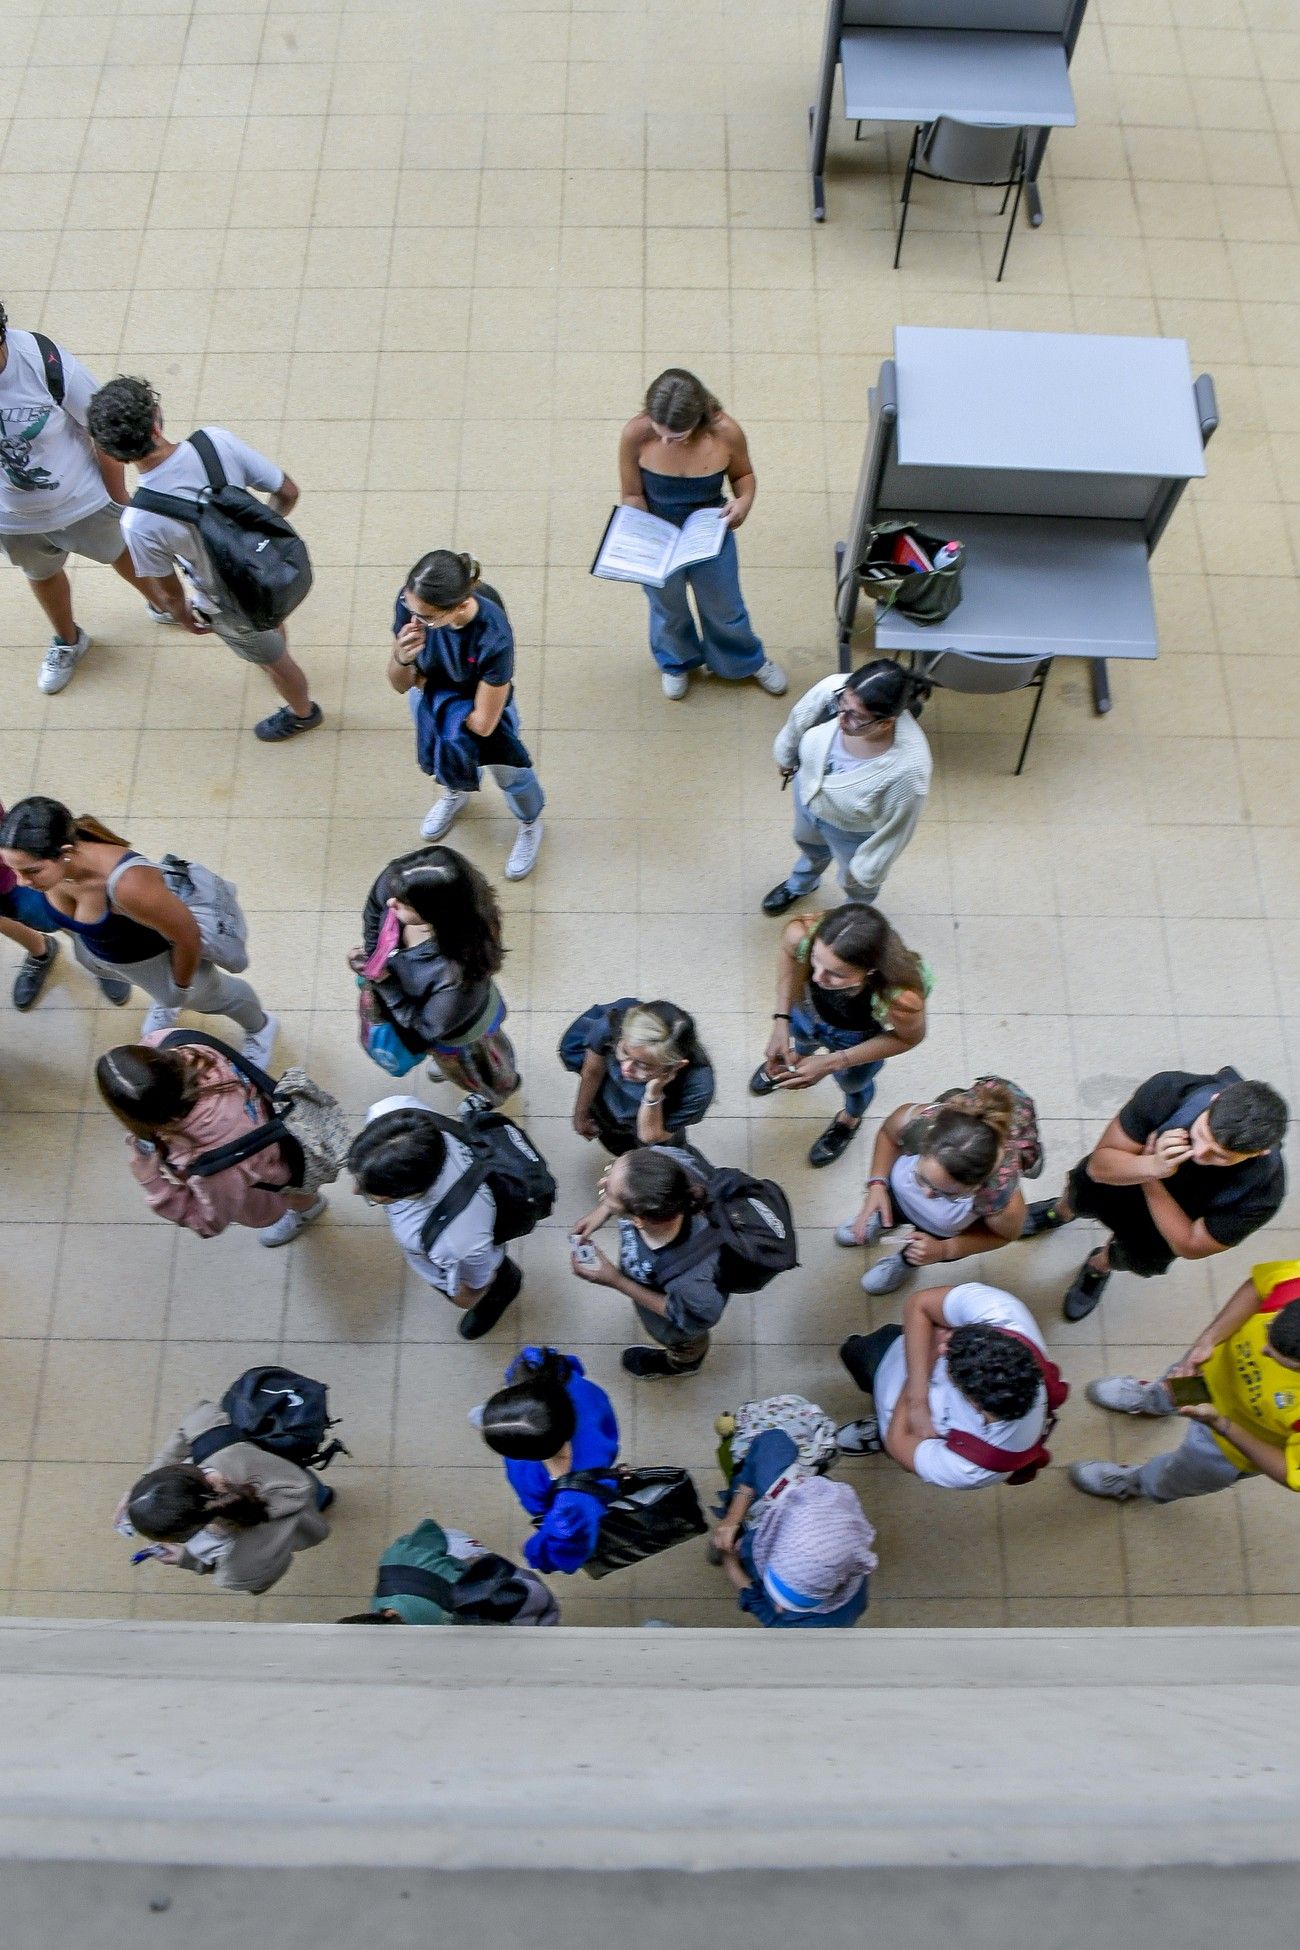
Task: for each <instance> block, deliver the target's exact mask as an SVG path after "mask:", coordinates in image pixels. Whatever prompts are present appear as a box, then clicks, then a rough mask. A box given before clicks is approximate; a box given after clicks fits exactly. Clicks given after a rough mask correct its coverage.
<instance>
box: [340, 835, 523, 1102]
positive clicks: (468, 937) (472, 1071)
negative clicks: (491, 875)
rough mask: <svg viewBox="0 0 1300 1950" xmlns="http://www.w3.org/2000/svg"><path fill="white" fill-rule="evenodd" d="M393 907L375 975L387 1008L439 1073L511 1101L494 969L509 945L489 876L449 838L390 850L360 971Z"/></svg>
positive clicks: (370, 904) (370, 907)
mask: <svg viewBox="0 0 1300 1950" xmlns="http://www.w3.org/2000/svg"><path fill="white" fill-rule="evenodd" d="M390 914H391V915H392V917H393V920H394V921H395V922H396V924H397V938H396V942H395V945H394V947H393V949H392V952H391V953H390V954H389V956H388V960H387V962H386V964H385V966H384V972H383V974H382V975H380V976H377V977H375V976H371V977H368V978H367V979H368V980H369V982H370V985H371V987H372V988H373V989H374V990H375V992H376V994H377V996H378V998H379V1002H380V1005H381V1007H382V1008H383V1010H384V1013H385V1014H386V1015H387V1016H388V1017H390V1018H391V1020H392V1021H393V1023H394V1024H395V1025H396V1027H397V1029H398V1031H399V1033H400V1034H401V1037H402V1040H403V1041H404V1042H405V1043H406V1044H407V1045H408V1047H409V1048H411V1049H416V1050H423V1051H426V1052H427V1053H428V1056H429V1059H430V1070H431V1073H432V1074H433V1075H434V1076H435V1077H439V1078H441V1079H442V1081H443V1082H445V1083H451V1084H454V1085H455V1086H456V1088H457V1089H459V1090H464V1091H469V1092H471V1093H475V1094H477V1095H479V1096H483V1097H487V1098H488V1099H489V1100H490V1101H491V1102H492V1103H494V1104H503V1103H504V1102H505V1100H506V1098H507V1097H509V1096H511V1095H513V1093H514V1092H515V1091H516V1090H517V1089H518V1088H519V1068H518V1065H517V1063H516V1061H515V1052H514V1048H513V1046H512V1044H511V1042H510V1039H509V1038H508V1037H507V1036H506V1034H505V1032H504V1031H503V1030H502V1027H501V1025H502V1023H503V1022H504V1021H505V1018H506V1005H505V1003H504V1002H503V1001H502V999H501V992H500V990H499V989H498V988H497V985H496V979H495V978H496V976H497V975H498V974H499V972H500V969H501V964H502V962H503V961H504V960H505V955H506V950H505V944H504V943H503V941H502V939H501V911H500V909H499V907H498V906H497V897H496V895H495V894H494V893H493V891H492V887H491V885H490V883H489V882H488V881H487V879H486V878H485V877H484V876H483V875H482V874H481V873H480V872H479V870H478V868H477V867H475V866H473V865H472V864H471V863H470V862H469V861H468V860H467V859H466V858H465V857H464V855H463V854H461V853H457V852H456V851H455V849H454V848H453V847H450V846H426V847H422V848H421V849H420V850H419V851H418V852H415V853H404V854H402V855H401V857H400V858H399V859H396V860H390V861H389V863H388V865H387V866H386V867H385V868H384V870H383V872H382V873H381V874H380V876H379V878H378V879H377V880H376V882H375V884H374V886H373V887H372V888H371V889H370V892H369V893H368V894H367V896H366V906H365V913H364V915H363V917H362V931H363V944H362V946H361V947H359V948H354V949H353V950H352V952H351V954H350V955H349V956H348V966H349V967H350V968H352V969H353V970H354V971H355V972H356V973H357V974H360V973H361V972H362V970H363V969H364V968H365V966H366V963H367V962H368V961H369V960H370V958H371V956H372V955H373V954H374V953H375V950H376V948H377V947H378V945H379V939H380V934H381V931H382V930H383V928H384V926H385V923H386V917H387V916H389V915H390ZM389 927H390V932H391V923H389Z"/></svg>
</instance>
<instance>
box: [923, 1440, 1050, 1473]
mask: <svg viewBox="0 0 1300 1950" xmlns="http://www.w3.org/2000/svg"><path fill="white" fill-rule="evenodd" d="M943 1441H944V1447H945V1448H946V1449H951V1450H952V1452H953V1454H954V1455H955V1456H960V1457H961V1458H962V1460H963V1461H964V1462H969V1463H974V1464H975V1466H976V1468H977V1469H990V1470H992V1471H993V1473H994V1475H995V1476H1014V1475H1015V1473H1016V1471H1017V1470H1019V1469H1028V1468H1029V1467H1030V1465H1031V1464H1032V1463H1036V1462H1040V1461H1041V1460H1042V1459H1043V1457H1044V1455H1045V1453H1046V1451H1045V1449H1044V1444H1043V1438H1042V1436H1040V1437H1039V1439H1038V1441H1037V1442H1036V1443H1035V1444H1034V1446H1033V1448H1032V1449H998V1448H995V1447H994V1445H993V1443H991V1442H985V1440H984V1438H983V1436H979V1435H969V1434H968V1433H967V1432H966V1430H965V1429H949V1431H948V1433H947V1435H946V1436H945V1437H944V1439H943Z"/></svg>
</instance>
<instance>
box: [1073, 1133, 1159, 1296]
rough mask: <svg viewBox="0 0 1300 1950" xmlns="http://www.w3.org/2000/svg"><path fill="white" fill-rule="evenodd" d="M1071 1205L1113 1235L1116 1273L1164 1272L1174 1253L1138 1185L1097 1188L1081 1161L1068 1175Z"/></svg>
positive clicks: (1152, 1275)
mask: <svg viewBox="0 0 1300 1950" xmlns="http://www.w3.org/2000/svg"><path fill="white" fill-rule="evenodd" d="M1068 1185H1069V1196H1070V1204H1071V1205H1072V1206H1073V1208H1074V1210H1075V1212H1076V1213H1077V1214H1078V1216H1079V1217H1080V1218H1081V1219H1096V1221H1097V1223H1098V1225H1103V1226H1105V1227H1106V1229H1107V1231H1108V1232H1109V1233H1110V1234H1111V1235H1112V1238H1111V1248H1110V1263H1111V1265H1112V1266H1113V1267H1114V1269H1115V1271H1116V1272H1117V1273H1135V1274H1136V1275H1137V1277H1138V1279H1140V1280H1150V1279H1154V1278H1155V1276H1156V1275H1157V1274H1158V1273H1167V1272H1168V1271H1169V1268H1170V1267H1171V1266H1172V1265H1173V1263H1174V1260H1175V1259H1176V1258H1177V1254H1176V1253H1175V1252H1174V1251H1173V1248H1172V1247H1171V1246H1170V1244H1169V1241H1168V1240H1167V1239H1166V1238H1165V1236H1164V1234H1163V1233H1162V1232H1161V1230H1160V1228H1159V1227H1158V1226H1157V1224H1156V1222H1155V1220H1154V1219H1153V1218H1152V1217H1151V1211H1150V1208H1149V1206H1148V1205H1147V1201H1146V1194H1145V1193H1144V1192H1143V1190H1142V1187H1141V1186H1140V1185H1099V1184H1098V1183H1097V1181H1096V1179H1095V1178H1090V1177H1089V1176H1088V1161H1087V1159H1086V1158H1081V1159H1080V1161H1079V1163H1078V1164H1077V1165H1076V1166H1075V1167H1074V1170H1073V1171H1072V1172H1071V1173H1070V1176H1069V1180H1068Z"/></svg>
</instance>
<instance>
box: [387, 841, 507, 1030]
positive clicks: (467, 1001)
mask: <svg viewBox="0 0 1300 1950" xmlns="http://www.w3.org/2000/svg"><path fill="white" fill-rule="evenodd" d="M388 872H389V870H388V868H387V867H385V868H384V871H383V872H382V873H381V874H380V876H379V878H378V880H377V881H376V882H375V884H374V886H373V887H372V888H371V889H370V892H369V893H368V894H367V895H366V907H365V913H364V915H363V917H362V930H363V935H364V939H365V944H366V953H367V955H369V954H373V952H374V948H375V944H376V942H377V941H378V940H379V930H380V928H381V926H382V925H383V919H384V909H385V905H386V903H387V900H388ZM374 986H375V988H376V989H377V991H378V993H379V997H380V1000H381V1001H382V1002H383V1005H384V1007H385V1009H386V1010H387V1011H388V1013H389V1015H390V1016H391V1017H392V1019H393V1021H394V1022H395V1023H396V1024H397V1027H398V1029H399V1030H400V1031H401V1033H402V1036H403V1038H404V1040H405V1041H406V1042H408V1043H409V1044H410V1045H411V1047H412V1048H416V1047H423V1048H425V1049H427V1048H428V1047H429V1046H430V1045H431V1044H433V1043H449V1042H454V1041H455V1039H456V1037H457V1035H458V1034H459V1033H460V1032H461V1031H462V1030H464V1029H468V1028H469V1026H470V1024H471V1023H473V1022H474V1021H475V1020H476V1019H477V1018H478V1017H479V1016H481V1015H482V1013H483V1011H484V1009H485V1008H486V1007H487V1002H488V997H489V995H490V994H491V992H492V980H491V977H490V976H487V977H485V978H484V979H483V980H482V981H481V982H470V983H467V982H466V981H465V979H464V977H463V975H462V973H461V969H460V964H459V962H454V961H448V960H447V957H446V956H445V955H443V954H442V953H441V952H440V951H439V949H438V946H437V943H436V942H433V941H422V942H420V943H418V945H417V946H416V947H414V948H399V949H398V950H397V953H396V954H395V955H391V956H390V957H389V961H388V968H387V971H386V973H385V974H384V975H383V976H382V977H381V978H380V980H379V981H378V982H376V983H375V985H374Z"/></svg>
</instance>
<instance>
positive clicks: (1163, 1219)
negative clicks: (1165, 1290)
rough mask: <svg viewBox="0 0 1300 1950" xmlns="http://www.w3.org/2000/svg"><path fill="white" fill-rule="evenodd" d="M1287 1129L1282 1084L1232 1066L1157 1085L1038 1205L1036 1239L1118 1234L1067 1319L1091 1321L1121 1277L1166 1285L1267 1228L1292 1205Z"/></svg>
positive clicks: (1169, 1076)
mask: <svg viewBox="0 0 1300 1950" xmlns="http://www.w3.org/2000/svg"><path fill="white" fill-rule="evenodd" d="M1286 1123H1287V1107H1286V1103H1285V1102H1284V1100H1283V1099H1282V1098H1281V1097H1280V1096H1279V1095H1278V1093H1277V1091H1276V1090H1274V1089H1273V1087H1272V1085H1271V1084H1267V1083H1247V1082H1245V1081H1243V1079H1242V1078H1241V1077H1240V1076H1239V1075H1238V1073H1237V1071H1236V1070H1234V1069H1232V1068H1231V1067H1228V1068H1225V1069H1222V1070H1219V1071H1218V1072H1217V1073H1216V1074H1215V1075H1213V1076H1210V1075H1205V1074H1203V1073H1198V1072H1194V1071H1190V1070H1160V1071H1158V1072H1157V1074H1156V1075H1155V1076H1153V1077H1148V1078H1147V1080H1146V1082H1145V1083H1144V1084H1142V1085H1140V1086H1139V1088H1138V1089H1137V1090H1135V1091H1134V1093H1133V1095H1132V1096H1131V1097H1130V1098H1129V1100H1128V1102H1127V1103H1126V1104H1125V1105H1124V1106H1123V1107H1122V1108H1121V1109H1120V1110H1119V1111H1118V1112H1117V1114H1116V1115H1115V1116H1114V1117H1112V1118H1111V1120H1110V1123H1109V1124H1108V1125H1107V1126H1106V1128H1105V1130H1104V1131H1103V1132H1102V1134H1101V1136H1100V1138H1099V1139H1098V1141H1097V1143H1096V1144H1095V1145H1094V1147H1093V1149H1092V1150H1091V1151H1090V1152H1089V1153H1088V1155H1087V1157H1086V1158H1081V1159H1080V1160H1079V1162H1078V1164H1077V1165H1076V1166H1075V1167H1074V1170H1073V1171H1072V1172H1071V1173H1070V1176H1069V1178H1068V1179H1067V1180H1066V1185H1065V1190H1064V1191H1063V1192H1061V1193H1059V1194H1058V1195H1057V1197H1056V1198H1048V1199H1041V1200H1039V1201H1038V1202H1036V1203H1035V1204H1033V1205H1031V1206H1030V1207H1029V1213H1028V1217H1027V1219H1026V1221H1025V1226H1024V1232H1023V1237H1024V1238H1026V1239H1032V1238H1034V1237H1035V1235H1036V1234H1038V1233H1040V1232H1052V1231H1055V1230H1056V1228H1057V1227H1058V1226H1064V1225H1069V1224H1070V1223H1071V1221H1072V1220H1074V1219H1096V1220H1097V1222H1098V1223H1099V1224H1100V1225H1103V1226H1105V1228H1106V1230H1107V1232H1108V1233H1109V1235H1110V1237H1109V1238H1108V1239H1106V1240H1105V1241H1103V1243H1102V1244H1101V1245H1100V1246H1098V1247H1097V1248H1096V1250H1095V1251H1094V1252H1091V1253H1089V1255H1088V1257H1087V1259H1086V1260H1085V1261H1084V1262H1083V1265H1082V1266H1081V1267H1080V1268H1079V1271H1078V1272H1077V1273H1076V1274H1075V1276H1074V1280H1073V1282H1072V1283H1071V1285H1070V1286H1069V1288H1068V1289H1067V1291H1066V1294H1065V1303H1064V1306H1063V1309H1062V1311H1063V1312H1064V1314H1065V1318H1066V1319H1067V1320H1084V1319H1086V1318H1087V1316H1088V1315H1089V1314H1090V1313H1091V1312H1092V1310H1093V1308H1094V1307H1095V1306H1096V1305H1097V1303H1098V1301H1099V1300H1100V1299H1101V1296H1102V1294H1103V1293H1104V1292H1105V1290H1106V1284H1107V1282H1108V1280H1109V1279H1110V1276H1111V1274H1112V1273H1133V1274H1135V1275H1136V1276H1137V1278H1138V1279H1140V1280H1150V1279H1154V1278H1155V1277H1156V1276H1157V1275H1159V1274H1161V1273H1167V1272H1168V1270H1169V1268H1170V1267H1171V1266H1172V1265H1173V1263H1174V1261H1175V1260H1176V1259H1210V1258H1212V1257H1213V1256H1214V1254H1216V1253H1226V1252H1227V1250H1228V1248H1229V1247H1230V1246H1239V1245H1240V1244H1241V1242H1242V1240H1243V1239H1248V1238H1249V1237H1250V1235H1251V1233H1252V1232H1256V1231H1258V1229H1259V1227H1260V1226H1264V1225H1267V1224H1268V1222H1269V1220H1270V1219H1271V1218H1272V1217H1273V1214H1274V1213H1275V1212H1276V1211H1277V1209H1278V1207H1279V1206H1280V1205H1281V1203H1282V1200H1283V1198H1284V1197H1285V1195H1286V1168H1285V1166H1284V1165H1283V1162H1282V1150H1281V1146H1282V1139H1283V1138H1284V1137H1285V1135H1286Z"/></svg>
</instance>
